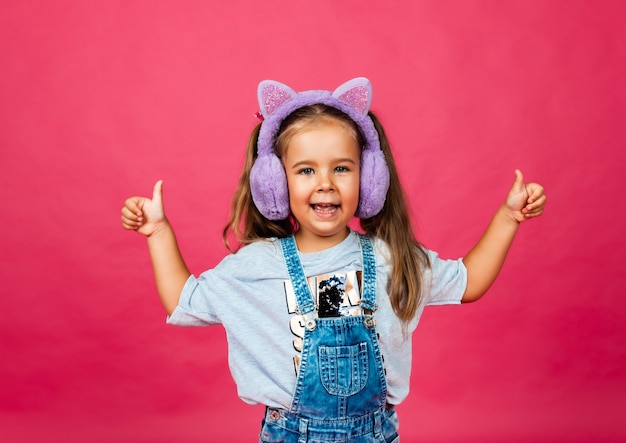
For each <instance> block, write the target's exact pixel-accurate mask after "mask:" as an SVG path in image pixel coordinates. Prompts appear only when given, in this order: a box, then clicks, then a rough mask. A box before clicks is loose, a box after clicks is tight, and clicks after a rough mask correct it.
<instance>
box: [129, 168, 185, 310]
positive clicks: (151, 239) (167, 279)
mask: <svg viewBox="0 0 626 443" xmlns="http://www.w3.org/2000/svg"><path fill="white" fill-rule="evenodd" d="M162 187H163V181H161V180H159V181H158V182H157V183H156V184H155V185H154V190H153V194H152V199H149V198H146V197H131V198H129V199H127V200H126V202H125V203H124V207H123V208H122V226H123V227H124V229H128V230H133V231H137V232H138V233H140V234H142V235H144V236H146V238H147V240H148V249H149V251H150V258H151V260H152V267H153V269H154V277H155V279H156V286H157V291H158V293H159V297H160V298H161V302H162V303H163V307H164V308H165V311H166V312H167V314H168V315H169V314H171V313H172V312H173V311H174V309H175V308H176V306H177V305H178V299H179V297H180V293H181V291H182V289H183V286H184V285H185V282H186V281H187V279H188V278H189V276H190V275H191V273H190V272H189V270H188V269H187V265H185V261H184V260H183V257H182V255H181V253H180V249H179V248H178V243H177V241H176V236H175V235H174V230H173V229H172V226H171V225H170V222H169V221H168V219H167V217H166V216H165V211H164V209H163V192H162Z"/></svg>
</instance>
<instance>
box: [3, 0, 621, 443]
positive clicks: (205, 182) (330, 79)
mask: <svg viewBox="0 0 626 443" xmlns="http://www.w3.org/2000/svg"><path fill="white" fill-rule="evenodd" d="M624 42H626V2H623V1H620V0H615V1H609V0H606V1H598V2H590V1H582V0H563V1H560V0H552V1H550V0H519V1H497V0H493V1H460V0H446V1H440V0H432V1H405V2H381V1H356V0H346V1H331V0H317V1H315V2H312V1H276V0H265V1H262V2H244V1H236V0H234V1H228V2H226V1H223V2H215V1H214V2H200V1H177V2H174V1H171V2H166V1H106V2H89V1H79V0H76V1H71V0H68V1H41V0H39V1H36V0H33V1H25V0H17V1H13V0H11V1H8V0H4V1H3V2H2V4H1V5H0V149H1V150H0V203H1V205H0V227H1V235H0V257H1V260H2V264H1V266H0V294H1V297H2V298H1V300H2V310H1V312H2V316H1V320H0V355H1V357H0V359H1V363H0V441H2V442H3V443H12V442H35V441H36V442H69V443H71V442H200V441H218V440H220V439H229V441H255V439H256V438H257V437H256V436H257V434H258V429H259V422H260V419H261V412H262V410H261V408H258V407H257V408H255V407H250V406H248V405H245V404H244V403H243V402H241V401H240V400H239V399H238V398H237V396H236V392H235V387H234V384H233V382H232V380H231V379H230V375H229V373H228V368H227V363H226V345H225V340H224V334H223V332H222V330H221V328H212V329H206V328H205V329H182V328H174V327H169V326H166V325H165V324H164V319H165V315H164V312H163V310H162V308H161V306H160V304H159V301H158V298H157V295H156V293H155V289H154V284H153V280H152V274H151V269H150V263H149V259H148V254H147V251H146V246H145V240H144V239H143V238H141V237H140V236H138V235H135V234H132V233H128V232H125V231H123V230H122V229H121V227H120V223H119V210H120V208H121V205H122V203H123V201H124V199H125V198H126V197H128V196H130V195H132V194H136V193H141V194H149V193H150V192H151V189H152V185H153V183H154V182H155V181H156V180H157V179H159V178H163V179H164V180H165V194H166V195H165V203H166V207H167V210H168V214H169V216H170V218H171V220H172V222H173V224H174V225H175V227H176V229H177V232H178V236H179V240H180V244H181V247H182V250H183V252H184V254H185V257H186V259H187V261H188V264H189V266H190V268H191V269H192V271H193V272H194V273H199V272H201V271H203V270H204V269H207V268H209V267H211V266H213V265H214V264H215V263H217V262H218V260H220V258H221V257H222V256H223V255H224V254H225V250H224V248H223V246H222V244H221V239H220V233H221V229H222V227H223V224H224V222H225V220H226V217H227V211H228V207H227V206H228V200H229V197H230V195H231V193H232V191H233V188H234V186H235V183H236V180H237V178H238V174H239V171H240V168H241V165H242V159H243V151H244V145H245V143H246V141H247V138H248V134H249V132H250V130H251V129H252V127H253V125H254V124H255V123H256V120H255V119H254V117H253V114H254V112H255V111H256V110H257V105H256V101H255V92H256V85H257V83H258V81H260V80H262V79H265V78H271V79H275V80H279V81H282V82H284V83H287V84H289V85H291V86H292V87H293V88H295V89H298V90H302V89H314V88H325V89H334V88H335V87H336V86H337V85H339V84H340V83H342V82H344V81H345V80H347V79H349V78H351V77H356V76H359V75H364V76H367V77H369V78H370V79H371V81H372V83H373V85H374V102H373V110H374V111H376V112H377V113H378V114H379V116H380V117H381V119H382V121H383V123H384V124H385V127H386V129H387V131H388V133H389V135H390V138H391V141H392V143H393V147H394V149H395V153H396V156H397V161H398V163H399V166H400V173H401V175H402V177H403V180H404V182H405V184H406V188H407V190H408V191H409V193H410V196H411V203H412V205H413V210H414V213H415V216H416V226H417V228H418V233H419V237H420V238H421V240H422V241H423V242H424V243H425V244H426V245H427V246H428V247H430V248H432V249H435V250H438V251H439V252H440V253H441V254H442V255H443V256H446V257H450V258H456V257H458V256H462V255H463V254H465V252H466V251H467V250H468V249H469V248H470V247H471V246H472V244H473V242H474V241H475V240H476V239H477V238H478V236H479V235H480V234H481V232H482V230H483V229H484V227H485V226H486V224H487V222H488V220H489V218H490V216H491V214H492V213H493V212H494V211H495V209H496V208H497V206H498V205H499V203H500V202H501V201H502V199H503V198H504V196H505V194H506V192H507V190H508V188H509V186H510V184H511V183H512V180H513V170H514V169H515V168H520V169H522V171H523V172H524V173H525V175H526V177H527V178H528V179H529V180H535V181H539V182H541V183H542V184H544V185H545V187H546V189H547V191H548V194H549V204H548V208H547V212H546V214H545V216H544V217H542V218H541V219H539V220H534V221H531V222H529V223H527V224H525V225H523V226H522V229H521V231H520V233H519V235H518V238H517V239H516V242H515V244H514V247H513V249H512V251H511V253H510V256H509V259H508V261H507V263H506V266H505V268H504V270H503V272H502V274H501V277H500V279H499V280H498V281H497V283H496V284H495V286H494V287H493V288H492V290H491V291H490V293H489V294H488V295H487V297H486V298H485V299H483V300H482V301H480V302H479V303H477V304H474V305H468V306H464V307H462V308H459V307H443V308H433V309H430V310H428V311H427V312H426V314H425V316H424V318H423V321H422V323H421V325H420V327H419V329H418V332H417V334H416V336H415V340H414V347H415V353H416V355H415V364H414V371H413V380H412V381H413V384H412V392H411V396H410V398H409V400H408V401H407V402H406V403H405V404H403V405H402V406H401V407H400V408H399V411H400V416H401V423H402V437H403V441H407V442H412V441H428V442H446V443H454V442H522V441H523V442H529V441H531V442H618V441H626V425H625V424H624V421H623V420H624V419H623V417H624V413H625V412H624V411H626V369H625V363H626V332H625V329H624V324H626V309H625V301H624V300H625V297H624V290H623V288H622V287H621V285H622V284H623V282H624V266H623V264H622V263H621V261H622V259H623V257H624V253H625V250H626V248H625V246H626V241H625V240H624V235H623V226H624V220H625V219H626V205H625V203H624V199H625V198H624V189H625V186H624V185H625V182H626V180H625V175H626V171H625V166H626V162H625V155H624V148H625V144H626V124H625V111H626V109H625V106H626V81H625V79H626V55H625V54H626V51H625V49H624ZM620 226H621V227H622V228H619V227H620ZM251 321H254V319H251ZM220 441H221V440H220Z"/></svg>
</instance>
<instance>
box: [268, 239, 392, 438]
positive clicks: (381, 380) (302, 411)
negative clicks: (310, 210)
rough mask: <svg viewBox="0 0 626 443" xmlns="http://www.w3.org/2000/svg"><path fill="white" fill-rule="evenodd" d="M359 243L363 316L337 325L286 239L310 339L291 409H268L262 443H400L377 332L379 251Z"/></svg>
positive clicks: (341, 319)
mask: <svg viewBox="0 0 626 443" xmlns="http://www.w3.org/2000/svg"><path fill="white" fill-rule="evenodd" d="M359 238H360V242H361V254H362V257H363V279H362V280H363V283H362V294H361V308H362V312H363V315H360V316H344V317H330V318H319V317H318V316H317V314H318V313H317V312H316V307H315V301H314V299H313V297H312V295H311V291H310V290H309V286H308V284H307V281H306V277H305V275H304V271H303V268H302V264H301V262H300V258H299V256H298V250H297V247H296V242H295V239H294V238H293V237H288V238H283V239H281V245H282V248H283V254H284V256H285V261H286V264H287V268H288V271H289V277H290V279H291V283H292V285H293V288H294V292H295V294H296V300H297V304H298V312H299V313H300V314H301V315H302V316H303V318H304V321H305V333H304V342H303V348H302V354H301V361H300V370H299V372H298V378H297V382H296V389H295V393H294V397H293V399H292V404H291V409H290V410H289V411H286V410H281V409H272V408H267V410H266V414H265V419H264V420H263V429H262V431H261V439H260V441H261V442H262V443H270V442H293V443H296V442H297V443H304V442H309V443H321V442H353V443H366V442H387V443H389V442H398V441H399V437H398V434H397V426H398V422H397V416H396V414H395V411H394V409H393V408H392V407H390V406H388V405H387V404H386V398H387V383H386V381H385V371H384V368H383V361H382V356H381V353H380V349H379V346H378V339H377V335H376V329H375V327H374V326H375V322H374V317H373V313H374V311H375V310H376V304H375V301H376V263H375V257H374V251H373V247H372V243H371V241H370V240H369V239H368V238H367V237H365V236H363V235H359Z"/></svg>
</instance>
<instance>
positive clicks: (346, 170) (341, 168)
mask: <svg viewBox="0 0 626 443" xmlns="http://www.w3.org/2000/svg"><path fill="white" fill-rule="evenodd" d="M348 171H349V169H348V168H347V167H346V166H337V167H336V168H335V172H348Z"/></svg>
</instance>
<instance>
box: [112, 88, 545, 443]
mask: <svg viewBox="0 0 626 443" xmlns="http://www.w3.org/2000/svg"><path fill="white" fill-rule="evenodd" d="M371 97H372V91H371V86H370V83H369V81H368V80H367V79H365V78H357V79H353V80H351V81H349V82H347V83H345V84H343V85H342V86H340V87H339V88H337V89H336V90H335V91H334V92H332V93H331V92H329V91H305V92H300V93H296V92H295V91H293V90H292V89H291V88H289V87H288V86H286V85H283V84H281V83H278V82H274V81H264V82H261V83H260V85H259V88H258V99H259V104H260V108H261V114H262V116H263V119H264V120H263V122H262V123H261V124H260V125H258V126H257V127H256V128H255V130H254V131H253V133H252V136H251V138H250V142H249V145H248V152H247V159H246V164H245V167H244V170H243V173H242V175H241V179H240V181H239V185H238V187H237V190H236V192H235V195H234V197H233V200H232V214H231V217H230V220H229V222H228V224H227V226H226V228H225V229H224V241H225V243H226V245H227V247H228V248H229V249H231V248H230V241H229V239H231V238H232V236H233V235H234V236H235V238H236V239H237V240H238V241H239V243H240V245H241V247H240V248H238V250H237V251H236V252H235V251H233V250H232V249H231V252H232V253H231V254H230V255H228V256H227V257H226V258H224V260H223V261H222V262H221V263H220V264H218V265H217V266H216V267H215V269H211V270H209V271H206V272H204V273H203V274H202V275H200V276H199V277H197V278H196V277H194V276H193V275H191V274H190V272H189V270H188V269H187V266H186V265H185V262H184V261H183V258H182V256H181V253H180V251H179V248H178V245H177V243H176V238H175V235H174V231H173V229H172V226H171V225H170V223H169V221H168V219H167V218H166V216H165V213H164V209H163V201H162V194H161V187H162V182H161V181H159V182H157V184H156V185H155V187H154V192H153V196H152V198H151V199H149V198H145V197H131V198H129V199H128V200H127V201H126V202H125V205H124V207H123V209H122V225H123V227H124V228H125V229H129V230H135V231H137V232H139V233H140V234H143V235H145V236H146V237H147V241H148V248H149V251H150V256H151V259H152V263H153V266H154V273H155V276H156V284H157V289H158V292H159V295H160V297H161V300H162V302H163V305H164V307H165V310H166V311H167V313H168V315H169V317H168V323H170V324H176V325H185V326H202V325H216V324H221V325H223V326H224V328H225V329H226V333H227V338H228V345H229V364H230V369H231V372H232V376H233V378H234V380H235V382H236V384H237V387H238V393H239V396H240V397H241V399H242V400H244V401H245V402H248V403H251V404H258V403H261V404H264V405H266V406H267V408H266V414H265V418H264V420H263V425H262V430H261V435H260V441H261V442H278V441H281V442H282V441H285V442H305V441H307V442H328V441H333V442H336V441H342V442H343V441H350V442H392V441H398V440H399V436H398V419H397V416H396V412H395V410H394V406H395V405H397V404H399V403H401V402H402V401H403V400H404V399H405V397H406V396H407V394H408V391H409V377H410V370H411V334H412V333H413V331H414V330H415V328H416V327H417V323H418V321H419V318H420V315H421V313H422V311H423V309H424V307H425V306H428V305H441V304H455V303H460V302H471V301H475V300H477V299H479V298H480V297H481V296H482V295H483V294H484V293H485V292H486V291H487V289H488V288H489V287H490V285H491V284H492V283H493V281H494V280H495V278H496V276H497V274H498V272H499V270H500V268H501V266H502V264H503V262H504V259H505V256H506V254H507V251H508V249H509V246H510V245H511V242H512V241H513V238H514V236H515V234H516V232H517V229H518V227H519V224H520V223H521V222H523V221H525V220H528V219H529V218H533V217H537V216H539V215H541V214H542V212H543V209H544V204H545V201H546V196H545V194H544V191H543V188H542V187H541V186H540V185H538V184H536V183H524V181H523V178H522V174H521V172H520V171H516V177H515V181H514V183H513V186H512V188H511V190H510V191H509V193H508V196H507V198H506V200H505V202H504V203H503V204H502V206H501V207H500V208H499V209H498V210H497V212H496V214H495V215H494V217H493V219H492V221H491V223H490V224H489V226H488V228H487V230H486V231H485V233H484V234H483V236H482V237H481V238H480V240H479V241H478V243H477V244H476V246H474V247H473V248H472V249H471V250H470V251H469V252H468V253H467V255H466V256H465V257H464V258H463V259H459V260H442V259H440V258H439V257H438V256H437V254H436V253H434V252H432V251H430V250H427V249H425V248H424V247H422V246H421V245H420V244H419V243H418V242H417V241H416V239H415V236H414V234H413V231H412V229H411V223H410V220H409V216H408V210H407V204H406V199H405V195H404V192H403V190H402V188H401V186H400V180H399V178H398V174H397V171H396V167H395V164H394V161H393V157H392V154H391V150H390V148H389V143H388V141H387V137H386V136H385V133H384V131H383V128H382V127H381V125H380V123H379V121H378V120H377V119H376V117H375V116H374V115H373V114H372V113H371V112H369V107H370V103H371ZM355 216H356V217H358V218H359V219H360V225H361V228H362V231H363V233H359V232H356V231H355V230H352V229H350V228H349V226H348V223H349V222H350V220H351V219H352V218H353V217H355Z"/></svg>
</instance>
